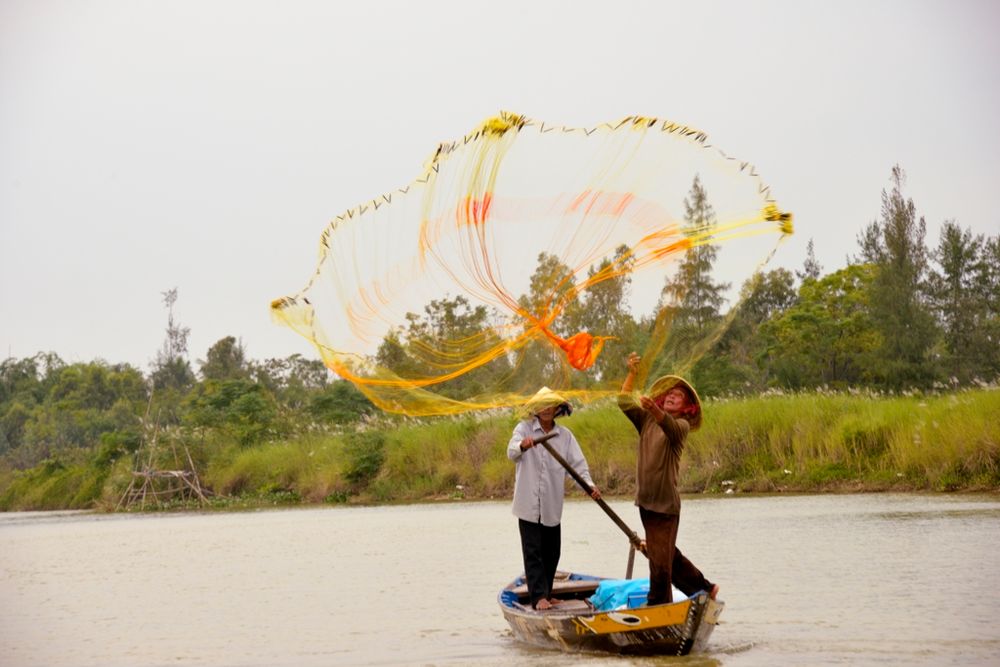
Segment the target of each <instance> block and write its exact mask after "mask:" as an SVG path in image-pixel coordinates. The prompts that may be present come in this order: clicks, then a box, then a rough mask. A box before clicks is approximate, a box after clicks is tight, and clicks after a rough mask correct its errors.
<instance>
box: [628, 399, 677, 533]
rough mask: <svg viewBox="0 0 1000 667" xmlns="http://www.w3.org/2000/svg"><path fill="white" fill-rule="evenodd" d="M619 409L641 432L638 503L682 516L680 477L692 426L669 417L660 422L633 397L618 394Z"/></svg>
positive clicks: (637, 474) (653, 509)
mask: <svg viewBox="0 0 1000 667" xmlns="http://www.w3.org/2000/svg"><path fill="white" fill-rule="evenodd" d="M618 407H619V408H621V411H622V412H624V413H625V416H626V417H628V418H629V421H631V422H632V425H633V426H635V429H636V430H637V431H638V432H639V455H638V460H637V463H636V477H637V480H638V489H636V494H635V504H636V505H638V506H639V507H644V508H645V509H647V510H652V511H653V512H660V513H661V514H680V512H681V495H680V493H679V492H678V491H677V478H678V475H679V474H680V465H681V452H683V451H684V441H685V440H686V439H687V435H688V432H689V431H690V430H691V427H690V425H689V424H688V423H687V421H686V420H684V419H674V418H673V417H671V416H670V415H664V416H663V421H661V422H657V421H656V420H655V419H653V417H652V415H650V414H649V413H648V412H646V411H645V410H643V409H642V408H641V407H640V406H639V405H638V404H637V403H636V402H635V400H634V399H633V398H632V396H631V395H630V394H619V395H618Z"/></svg>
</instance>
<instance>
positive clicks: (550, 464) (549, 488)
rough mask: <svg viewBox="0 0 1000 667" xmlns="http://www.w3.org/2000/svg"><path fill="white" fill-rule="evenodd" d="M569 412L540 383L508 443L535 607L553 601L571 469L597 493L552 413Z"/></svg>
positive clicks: (574, 446) (580, 455)
mask: <svg viewBox="0 0 1000 667" xmlns="http://www.w3.org/2000/svg"><path fill="white" fill-rule="evenodd" d="M571 412H572V408H571V407H570V405H569V403H568V402H567V401H566V400H565V399H564V398H563V397H562V396H560V395H559V394H557V393H556V392H554V391H552V390H550V389H549V388H548V387H542V388H541V389H540V390H539V391H538V393H536V394H535V395H534V396H533V397H532V398H531V399H530V400H529V401H528V403H527V404H526V405H525V413H526V414H525V419H524V420H522V421H521V422H519V423H518V425H517V426H516V427H515V428H514V434H513V435H512V436H511V439H510V442H509V443H508V445H507V457H508V458H509V459H510V460H512V461H514V463H515V474H514V507H513V513H514V516H516V517H517V518H518V522H517V523H518V529H519V530H520V533H521V553H522V555H523V557H524V576H525V579H526V580H527V584H528V594H529V595H530V597H531V606H532V607H533V608H535V609H543V610H544V609H550V608H551V607H552V605H553V604H554V603H555V600H553V599H552V583H553V581H554V580H555V575H556V568H557V566H558V564H559V553H560V547H561V543H562V537H561V533H560V525H559V524H560V521H561V520H562V508H563V497H564V495H565V490H566V481H565V480H566V477H567V476H570V472H569V471H570V470H572V471H573V472H575V473H576V474H577V475H578V476H579V477H581V478H582V479H583V480H585V481H586V482H587V484H588V485H589V486H590V487H591V489H590V495H591V497H593V498H594V500H598V499H600V497H601V492H600V491H599V490H598V489H597V487H595V486H594V482H593V481H592V480H591V479H590V470H589V469H588V467H587V460H586V459H585V458H584V456H583V452H582V451H581V450H580V444H579V443H578V442H577V441H576V438H575V437H574V436H573V433H572V431H570V430H569V429H568V428H566V427H565V426H559V425H558V424H556V421H555V420H556V417H561V416H563V415H566V416H568V415H569V414H570V413H571ZM539 441H542V442H544V444H545V446H546V449H550V450H551V451H555V452H558V454H559V455H560V458H562V459H563V460H564V461H565V463H567V464H568V467H567V468H566V469H564V468H563V465H562V464H561V463H559V462H558V461H557V460H555V459H553V458H552V456H549V455H548V453H547V452H546V451H545V450H544V449H538V448H537V447H536V444H538V443H539Z"/></svg>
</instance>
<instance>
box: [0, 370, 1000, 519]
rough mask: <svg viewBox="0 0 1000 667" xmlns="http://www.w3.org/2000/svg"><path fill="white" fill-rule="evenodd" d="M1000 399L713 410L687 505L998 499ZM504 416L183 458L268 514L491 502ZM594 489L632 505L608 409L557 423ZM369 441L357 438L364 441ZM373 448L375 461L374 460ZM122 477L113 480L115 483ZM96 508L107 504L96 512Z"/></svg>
mask: <svg viewBox="0 0 1000 667" xmlns="http://www.w3.org/2000/svg"><path fill="white" fill-rule="evenodd" d="M998 415H1000V391H998V390H996V389H992V388H985V389H976V390H969V391H962V392H957V393H949V394H940V395H911V396H886V395H879V394H871V393H864V392H857V393H851V392H848V393H834V392H810V393H801V394H781V393H773V394H770V395H765V396H759V397H755V398H749V399H738V400H737V399H732V400H717V401H710V402H707V403H706V404H705V406H704V425H703V427H702V428H701V429H700V430H699V431H697V432H695V433H693V434H692V435H691V436H690V438H689V439H688V442H687V445H686V449H685V452H684V456H683V459H682V472H681V484H682V491H684V492H687V493H706V492H707V493H722V492H735V491H749V492H771V491H796V492H809V491H828V490H855V491H877V490H889V489H898V490H937V491H953V490H988V491H994V492H997V491H1000V420H998V419H997V416H998ZM516 423H517V422H516V419H515V418H514V417H513V416H512V415H510V414H507V415H504V414H493V415H488V416H486V417H472V416H465V417H456V418H441V419H425V420H409V419H393V418H385V419H383V420H381V421H379V422H376V423H373V424H370V425H369V426H368V429H369V431H368V433H367V434H361V435H360V436H355V435H352V434H350V433H348V434H325V435H322V434H321V435H310V436H303V437H301V438H298V439H294V440H289V441H284V442H273V443H266V444H262V445H258V446H255V447H251V448H243V447H240V446H239V445H238V444H236V443H218V442H216V443H207V444H206V443H201V444H200V445H194V444H192V445H191V448H192V450H193V453H194V457H195V460H196V461H198V464H199V473H200V475H201V479H202V483H203V484H204V485H206V486H208V487H209V488H210V489H211V490H212V491H213V492H214V494H215V495H216V497H217V498H219V497H221V498H237V499H242V500H241V502H245V503H250V504H252V503H253V502H254V499H258V500H261V501H262V502H263V501H267V502H273V501H275V499H276V498H277V499H279V500H281V501H283V502H308V503H315V502H324V501H325V502H392V501H419V500H429V499H441V498H497V497H505V496H509V495H510V493H511V492H512V489H513V482H514V464H513V463H512V462H511V461H509V460H508V459H507V455H506V447H507V442H508V441H509V439H510V437H511V434H512V431H513V429H514V426H515V425H516ZM560 423H561V424H563V425H565V426H568V427H569V428H570V429H571V430H572V431H573V432H574V434H575V435H576V437H577V439H578V440H579V441H580V444H581V447H582V448H583V451H584V454H585V455H586V457H587V460H588V463H589V466H590V472H591V476H592V477H593V479H594V481H595V483H596V484H597V485H598V487H600V488H601V489H602V491H604V493H605V494H609V495H630V494H632V493H634V491H635V445H636V441H637V434H636V433H635V430H634V429H633V427H632V425H631V424H630V423H629V422H628V420H627V419H625V418H624V416H623V415H622V414H621V412H620V411H619V410H618V408H617V406H616V405H615V403H614V402H613V401H607V402H602V403H599V404H595V405H591V406H587V407H586V408H583V409H579V410H577V411H576V412H575V413H574V414H573V416H572V417H568V418H565V419H561V420H560ZM362 436H364V437H362ZM373 448H377V451H375V450H374V449H373ZM119 468H121V469H120V470H119ZM127 468H128V466H127V463H126V462H125V461H118V463H117V464H116V465H115V467H114V469H113V470H111V471H109V470H108V469H106V468H105V469H101V468H99V467H96V466H95V465H93V464H86V463H76V464H71V465H62V464H57V463H52V462H49V463H46V464H43V465H41V466H39V467H37V468H35V469H32V470H30V471H26V472H21V473H10V472H9V471H8V472H6V473H4V474H3V476H0V509H60V508H70V507H87V506H94V505H96V504H103V506H104V507H108V506H109V505H110V506H112V507H113V502H112V501H113V500H114V499H115V498H117V497H120V493H121V489H119V488H118V487H122V485H124V484H127V480H128V479H129V478H130V474H131V473H130V471H129V470H128V469H127ZM102 499H103V500H102Z"/></svg>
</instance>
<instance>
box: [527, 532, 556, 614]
mask: <svg viewBox="0 0 1000 667" xmlns="http://www.w3.org/2000/svg"><path fill="white" fill-rule="evenodd" d="M517 527H518V530H520V532H521V554H522V555H523V556H524V578H525V579H527V582H528V594H529V595H530V596H531V606H532V607H534V606H535V603H536V602H538V601H539V600H542V599H544V598H548V597H551V596H552V581H553V580H554V579H555V577H556V567H557V566H558V565H559V548H560V544H561V541H562V537H561V535H560V529H559V526H543V525H542V524H541V523H532V522H530V521H525V520H524V519H518V520H517Z"/></svg>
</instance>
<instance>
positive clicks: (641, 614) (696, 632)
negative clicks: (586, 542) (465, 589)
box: [498, 575, 725, 655]
mask: <svg viewBox="0 0 1000 667" xmlns="http://www.w3.org/2000/svg"><path fill="white" fill-rule="evenodd" d="M577 576H579V575H577ZM584 576H585V575H584ZM587 578H588V579H594V578H591V577H587ZM522 582H523V580H522V579H519V580H515V581H514V582H512V583H511V584H510V585H509V586H507V587H506V588H505V589H504V590H503V591H501V592H500V596H499V598H498V601H499V604H500V609H501V611H502V612H503V615H504V618H505V619H506V620H507V623H508V624H509V625H510V628H511V631H512V632H513V633H514V636H515V638H517V639H519V640H521V641H523V642H526V643H528V644H532V645H535V646H542V647H546V648H558V649H560V650H563V651H570V652H572V651H607V652H612V653H625V654H640V655H687V654H688V653H691V652H701V651H704V650H705V646H706V645H707V643H708V639H709V637H710V636H711V634H712V631H713V630H714V629H715V625H716V624H717V623H718V620H719V615H720V614H721V613H722V609H723V607H724V606H725V604H724V603H723V602H719V601H717V600H712V599H711V598H709V596H708V594H707V593H698V594H696V595H695V596H693V597H692V598H690V599H686V600H682V601H680V602H675V603H671V604H664V605H654V606H650V607H646V606H644V607H638V608H635V609H624V610H618V611H594V610H593V609H578V608H577V609H574V608H568V609H565V610H563V609H561V608H560V607H556V609H553V610H547V611H544V612H541V611H535V610H533V609H531V608H530V607H527V608H526V607H524V606H523V605H521V604H519V603H518V601H517V599H516V595H515V594H514V593H513V592H512V591H513V590H514V588H515V587H516V586H517V585H518V584H520V583H522ZM560 606H561V605H560Z"/></svg>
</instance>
